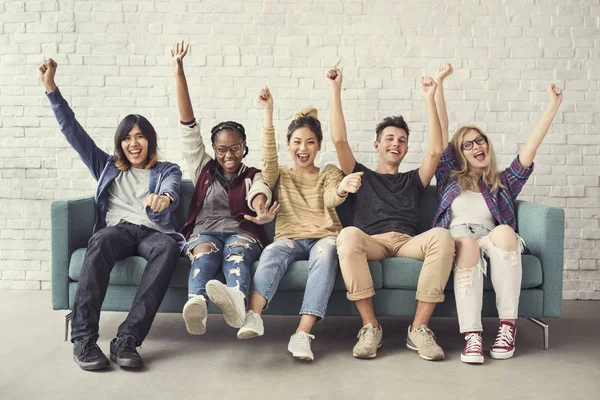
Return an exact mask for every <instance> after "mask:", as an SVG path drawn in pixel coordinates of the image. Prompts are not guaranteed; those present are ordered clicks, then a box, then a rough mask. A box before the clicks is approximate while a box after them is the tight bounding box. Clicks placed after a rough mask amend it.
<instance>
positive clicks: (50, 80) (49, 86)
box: [39, 58, 58, 93]
mask: <svg viewBox="0 0 600 400" xmlns="http://www.w3.org/2000/svg"><path fill="white" fill-rule="evenodd" d="M57 68H58V64H57V63H56V61H54V60H53V59H51V58H49V59H47V60H44V63H43V64H42V65H40V67H39V70H40V79H41V80H42V83H43V84H44V87H45V88H46V92H47V93H50V92H52V91H53V90H54V89H56V83H54V75H55V74H56V69H57Z"/></svg>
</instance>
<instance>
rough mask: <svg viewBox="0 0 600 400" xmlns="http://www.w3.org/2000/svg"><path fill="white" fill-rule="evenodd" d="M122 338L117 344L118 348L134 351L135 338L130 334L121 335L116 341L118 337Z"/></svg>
mask: <svg viewBox="0 0 600 400" xmlns="http://www.w3.org/2000/svg"><path fill="white" fill-rule="evenodd" d="M121 338H123V339H122V340H120V343H119V345H118V346H117V347H118V348H119V350H133V351H136V350H135V348H136V345H137V341H136V339H135V338H134V337H133V336H131V335H123V336H121V337H119V338H118V339H117V342H118V341H119V339H121Z"/></svg>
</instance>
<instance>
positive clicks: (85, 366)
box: [73, 354, 110, 371]
mask: <svg viewBox="0 0 600 400" xmlns="http://www.w3.org/2000/svg"><path fill="white" fill-rule="evenodd" d="M73 361H75V364H77V365H79V368H81V369H82V370H84V371H98V370H101V369H106V368H108V367H110V361H108V359H107V360H106V363H95V362H83V361H79V360H78V359H77V356H75V354H73Z"/></svg>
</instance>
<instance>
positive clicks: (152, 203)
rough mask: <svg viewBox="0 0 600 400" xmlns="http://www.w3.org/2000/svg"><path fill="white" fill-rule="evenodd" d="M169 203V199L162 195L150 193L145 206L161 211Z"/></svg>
mask: <svg viewBox="0 0 600 400" xmlns="http://www.w3.org/2000/svg"><path fill="white" fill-rule="evenodd" d="M170 204H171V199H169V197H167V196H164V195H161V196H159V195H157V194H154V193H152V194H150V196H148V198H147V199H146V207H150V208H151V209H152V210H153V211H156V212H161V211H164V210H166V209H167V207H169V205H170Z"/></svg>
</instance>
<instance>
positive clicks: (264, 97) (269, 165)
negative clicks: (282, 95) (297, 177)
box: [258, 86, 279, 190]
mask: <svg viewBox="0 0 600 400" xmlns="http://www.w3.org/2000/svg"><path fill="white" fill-rule="evenodd" d="M258 104H260V106H261V107H262V108H263V109H264V110H265V116H264V120H263V131H262V138H261V153H262V177H263V179H264V181H265V183H266V184H267V185H269V188H271V190H273V189H274V188H275V184H276V183H277V180H278V179H279V159H278V158H277V142H276V141H275V129H274V128H273V96H272V95H271V91H270V90H269V88H268V87H266V86H265V87H264V88H262V90H261V91H260V93H259V94H258Z"/></svg>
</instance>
